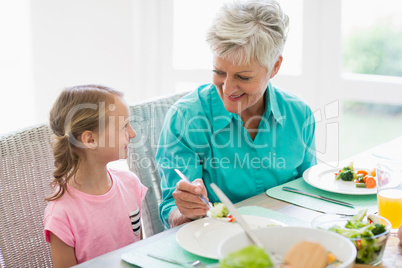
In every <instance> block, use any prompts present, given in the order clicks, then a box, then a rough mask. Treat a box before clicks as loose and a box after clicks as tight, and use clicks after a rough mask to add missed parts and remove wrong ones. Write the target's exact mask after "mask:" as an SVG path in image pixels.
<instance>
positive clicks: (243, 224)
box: [209, 183, 264, 248]
mask: <svg viewBox="0 0 402 268" xmlns="http://www.w3.org/2000/svg"><path fill="white" fill-rule="evenodd" d="M209 186H211V188H212V190H213V191H214V193H215V194H216V196H217V197H218V198H219V200H221V202H222V203H223V204H224V205H225V206H226V208H227V209H228V210H229V212H230V214H232V216H233V217H234V218H235V220H236V221H237V222H238V223H239V224H240V226H241V227H242V228H243V229H244V231H246V234H247V236H248V237H249V238H250V239H251V241H252V242H253V243H254V244H256V245H257V246H258V247H260V248H264V246H263V244H262V243H261V241H260V239H258V237H257V236H256V235H255V234H254V232H253V231H252V230H251V228H250V226H248V224H247V223H246V221H245V220H244V219H243V217H242V216H241V215H240V213H239V212H238V211H237V209H236V208H235V206H234V205H233V203H232V202H231V201H230V200H229V198H228V197H227V196H226V195H225V194H224V193H223V192H222V190H221V189H219V187H218V186H217V185H216V184H215V183H211V184H210V185H209Z"/></svg>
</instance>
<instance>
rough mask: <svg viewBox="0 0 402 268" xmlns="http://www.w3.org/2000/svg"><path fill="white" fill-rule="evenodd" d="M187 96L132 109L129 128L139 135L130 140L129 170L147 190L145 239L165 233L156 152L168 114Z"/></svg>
mask: <svg viewBox="0 0 402 268" xmlns="http://www.w3.org/2000/svg"><path fill="white" fill-rule="evenodd" d="M185 94H186V93H181V94H177V95H173V96H168V97H162V98H158V99H155V100H151V101H147V102H144V103H140V104H136V105H132V106H130V115H131V116H130V124H131V125H132V127H133V128H134V129H135V131H136V132H137V136H136V137H135V138H134V139H132V140H131V152H130V155H129V157H128V167H129V169H130V170H131V171H132V172H134V173H136V174H137V175H138V177H139V178H140V180H141V182H142V184H144V185H145V186H146V187H148V192H147V195H146V196H145V202H143V204H142V221H143V231H144V234H145V237H149V236H152V235H154V234H157V233H159V232H162V231H164V230H165V228H164V226H163V224H162V222H161V220H160V218H159V211H158V206H159V204H160V202H161V200H162V191H161V188H160V181H161V178H160V175H159V172H158V168H157V166H156V163H155V152H156V147H157V145H158V141H159V135H160V133H161V128H162V124H163V121H164V119H165V115H166V112H167V111H168V109H169V108H170V107H171V106H172V105H173V104H174V103H175V102H176V101H177V100H178V99H180V98H181V97H182V96H184V95H185Z"/></svg>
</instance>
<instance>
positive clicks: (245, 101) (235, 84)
mask: <svg viewBox="0 0 402 268" xmlns="http://www.w3.org/2000/svg"><path fill="white" fill-rule="evenodd" d="M278 62H279V64H278ZM278 62H277V64H275V67H274V70H273V71H272V74H271V75H269V74H268V70H267V68H266V67H264V66H262V65H260V64H259V63H258V62H257V61H252V62H251V63H250V64H248V65H234V64H233V63H231V62H229V61H227V60H225V59H223V58H220V57H217V56H214V62H213V64H214V70H213V72H214V74H213V83H214V85H215V86H216V89H217V91H218V94H219V96H220V98H221V99H222V101H223V104H224V105H225V109H226V110H227V111H229V112H231V113H236V114H240V115H241V116H243V115H245V116H254V115H262V113H263V112H264V98H263V96H264V93H265V90H266V88H267V85H268V81H269V79H270V78H271V77H273V76H274V75H275V74H276V73H277V72H278V70H279V66H280V63H281V62H282V57H280V59H279V60H278ZM277 65H278V66H277Z"/></svg>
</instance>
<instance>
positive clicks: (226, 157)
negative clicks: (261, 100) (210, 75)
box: [156, 83, 316, 227]
mask: <svg viewBox="0 0 402 268" xmlns="http://www.w3.org/2000/svg"><path fill="white" fill-rule="evenodd" d="M264 96H265V111H264V114H263V116H262V118H261V121H260V124H259V127H258V132H257V135H256V136H255V139H254V140H252V139H251V137H250V135H249V133H248V131H247V129H246V128H244V127H243V121H242V120H241V118H240V116H239V115H238V114H234V113H230V112H228V111H227V110H226V109H225V107H224V105H223V102H222V100H221V99H220V97H219V95H218V93H217V91H216V88H215V86H214V85H212V84H208V85H203V86H201V87H199V88H198V89H197V90H195V91H193V92H191V93H189V94H188V95H186V96H184V97H183V98H181V99H180V100H178V101H177V102H176V103H175V104H174V105H173V106H172V107H171V108H170V110H169V111H168V113H167V115H166V118H165V121H164V124H163V127H162V132H161V136H160V140H159V145H158V150H157V154H156V161H157V164H158V168H159V172H160V175H161V187H162V195H163V196H162V199H163V200H162V203H161V204H160V206H159V213H160V217H161V219H162V222H163V224H164V225H165V226H166V227H169V223H168V218H169V214H170V212H171V211H172V210H173V209H175V208H176V205H175V201H174V198H173V196H172V193H173V191H174V190H175V188H176V184H177V182H178V181H179V180H180V177H179V176H178V175H177V174H176V172H174V169H175V168H177V169H179V170H180V171H182V172H183V173H184V174H185V175H186V176H187V177H188V178H189V179H190V180H191V181H192V180H194V179H196V178H202V179H203V181H204V184H205V186H206V188H207V191H208V198H209V200H210V201H211V202H220V201H219V199H218V198H217V197H216V196H215V194H214V192H213V191H212V189H211V188H210V187H209V184H210V183H211V182H214V183H216V184H217V185H218V186H219V187H220V188H221V189H222V191H223V192H224V193H225V194H226V195H227V196H228V197H229V199H231V201H232V202H234V203H236V202H239V201H242V200H244V199H246V198H249V197H252V196H255V195H257V194H260V193H263V192H264V191H266V190H267V189H269V188H271V187H274V186H277V185H280V184H283V183H286V182H288V181H291V180H294V179H296V178H298V177H301V176H302V174H303V172H304V171H305V170H306V169H307V168H309V167H311V166H312V165H315V164H316V158H315V140H314V131H315V121H314V117H313V114H312V112H311V109H310V108H309V107H308V106H307V105H306V103H304V102H303V101H302V100H301V99H300V98H298V97H297V96H295V95H293V94H290V93H289V92H286V91H282V90H279V89H277V88H275V87H273V86H272V85H271V83H269V84H268V87H267V91H266V94H264Z"/></svg>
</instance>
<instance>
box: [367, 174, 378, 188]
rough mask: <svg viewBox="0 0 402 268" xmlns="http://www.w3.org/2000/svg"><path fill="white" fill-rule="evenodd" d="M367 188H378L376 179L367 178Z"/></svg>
mask: <svg viewBox="0 0 402 268" xmlns="http://www.w3.org/2000/svg"><path fill="white" fill-rule="evenodd" d="M366 186H367V188H374V187H375V186H376V182H375V179H374V178H373V177H371V176H367V177H366Z"/></svg>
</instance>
